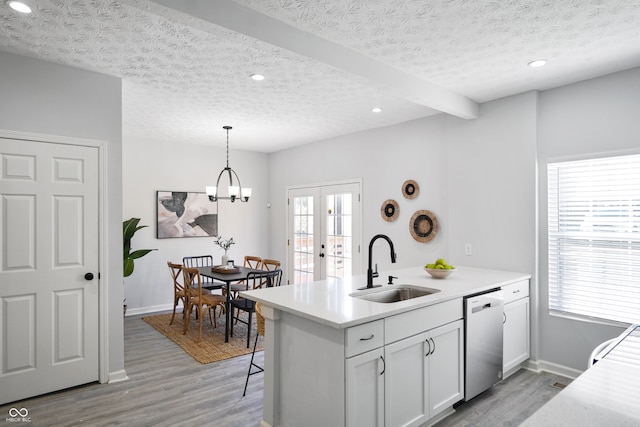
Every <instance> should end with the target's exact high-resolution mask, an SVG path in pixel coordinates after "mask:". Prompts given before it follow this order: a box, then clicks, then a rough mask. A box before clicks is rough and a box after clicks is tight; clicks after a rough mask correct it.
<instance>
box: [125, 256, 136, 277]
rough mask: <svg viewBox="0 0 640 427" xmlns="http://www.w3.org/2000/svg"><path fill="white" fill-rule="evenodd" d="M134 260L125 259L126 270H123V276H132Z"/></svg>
mask: <svg viewBox="0 0 640 427" xmlns="http://www.w3.org/2000/svg"><path fill="white" fill-rule="evenodd" d="M133 267H134V265H133V260H132V259H125V260H124V271H123V276H124V277H129V276H131V273H133Z"/></svg>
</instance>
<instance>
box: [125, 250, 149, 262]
mask: <svg viewBox="0 0 640 427" xmlns="http://www.w3.org/2000/svg"><path fill="white" fill-rule="evenodd" d="M151 251H155V249H138V250H136V251H133V252H131V253H130V254H129V259H132V260H134V259H138V258H142V257H143V256H145V255H146V254H148V253H149V252H151Z"/></svg>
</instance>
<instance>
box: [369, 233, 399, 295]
mask: <svg viewBox="0 0 640 427" xmlns="http://www.w3.org/2000/svg"><path fill="white" fill-rule="evenodd" d="M378 239H384V240H386V241H387V243H389V250H390V251H391V252H390V255H391V262H393V263H395V262H396V251H395V249H394V248H393V242H392V241H391V239H390V238H389V237H387V236H385V235H384V234H376V235H375V236H373V238H371V241H370V242H369V265H368V268H367V287H366V288H361V289H369V288H376V287H378V286H380V285H376V286H373V278H374V277H378V268H377V266H376V271H373V270H372V269H371V253H372V252H373V242H375V241H376V240H378Z"/></svg>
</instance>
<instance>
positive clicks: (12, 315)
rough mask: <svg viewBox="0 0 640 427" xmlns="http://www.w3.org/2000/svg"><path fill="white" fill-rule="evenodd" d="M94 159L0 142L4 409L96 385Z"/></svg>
mask: <svg viewBox="0 0 640 427" xmlns="http://www.w3.org/2000/svg"><path fill="white" fill-rule="evenodd" d="M98 151H99V150H98V148H96V147H87V146H79V145H66V144H58V143H43V142H35V141H26V140H14V139H5V138H0V235H1V237H2V239H1V241H2V245H1V246H0V384H2V385H1V386H0V404H3V403H7V402H12V401H16V400H20V399H23V398H26V397H30V396H35V395H39V394H43V393H48V392H51V391H55V390H60V389H64V388H68V387H72V386H76V385H79V384H85V383H88V382H92V381H97V380H98V379H99V365H98V362H99V360H98V356H99V355H98V347H99V346H98V340H99V333H98V313H99V310H98V309H99V307H98V305H99V298H98V295H99V287H98V280H99V277H98V266H99V238H98V237H99V234H98V231H99V230H98V225H99V221H98V218H99V215H98V209H99V206H98V201H99V154H98Z"/></svg>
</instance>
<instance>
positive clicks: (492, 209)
mask: <svg viewBox="0 0 640 427" xmlns="http://www.w3.org/2000/svg"><path fill="white" fill-rule="evenodd" d="M537 99H538V95H537V93H536V92H529V93H525V94H521V95H517V96H512V97H509V98H505V99H500V100H497V101H493V102H489V103H485V104H482V105H481V106H480V118H479V119H477V120H461V119H457V118H453V117H450V118H449V119H448V144H447V146H448V150H449V163H448V167H447V174H448V191H447V193H448V196H449V222H450V224H451V227H450V230H448V231H449V232H448V233H447V238H448V240H449V245H450V254H451V255H450V258H451V259H450V262H451V263H453V264H454V265H466V266H470V267H479V268H490V269H496V270H509V271H518V272H523V273H528V274H531V275H532V279H531V283H532V286H531V307H533V309H532V322H531V330H532V337H533V339H532V343H531V354H532V359H534V360H535V359H537V356H538V352H537V340H536V337H537V317H536V310H535V307H537V302H538V300H537V297H536V289H537V271H536V238H537V234H536V233H537V232H536V138H537V132H536V124H537V121H536V120H537V107H538V102H537ZM466 243H470V244H471V245H472V255H471V256H468V255H465V252H464V249H465V244H466Z"/></svg>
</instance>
